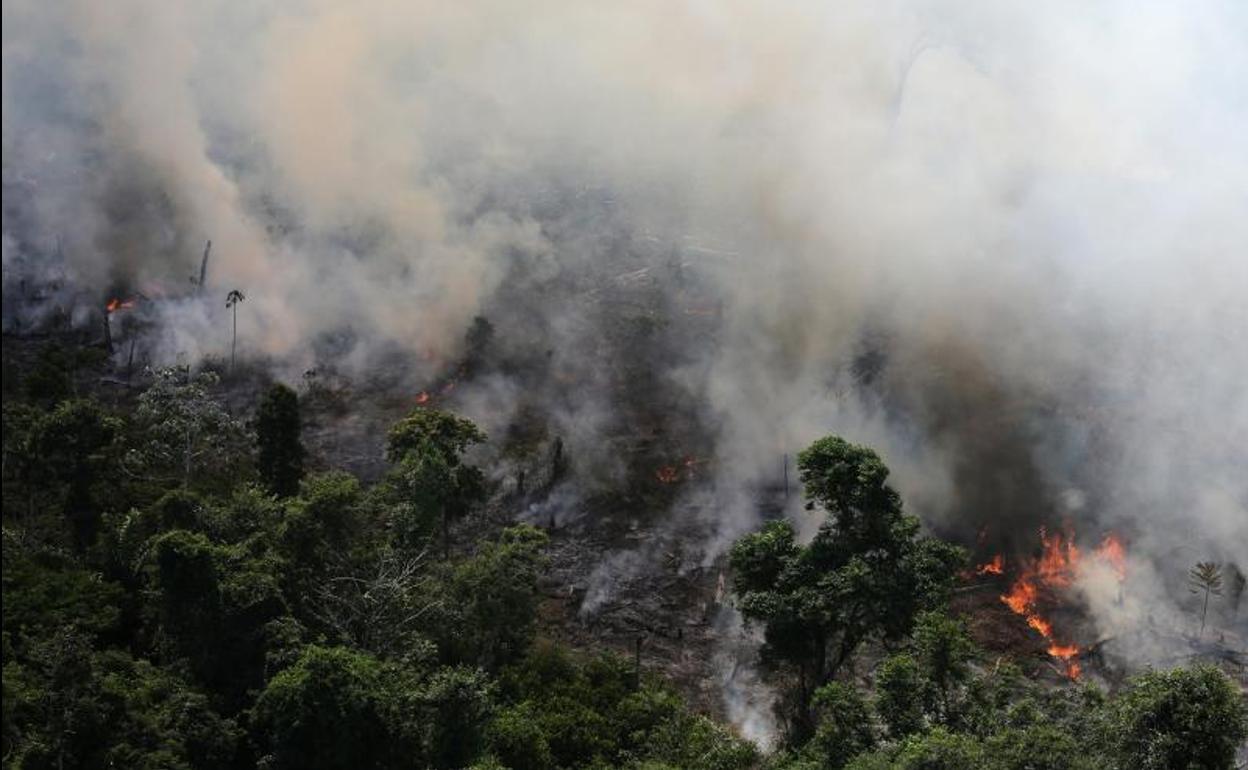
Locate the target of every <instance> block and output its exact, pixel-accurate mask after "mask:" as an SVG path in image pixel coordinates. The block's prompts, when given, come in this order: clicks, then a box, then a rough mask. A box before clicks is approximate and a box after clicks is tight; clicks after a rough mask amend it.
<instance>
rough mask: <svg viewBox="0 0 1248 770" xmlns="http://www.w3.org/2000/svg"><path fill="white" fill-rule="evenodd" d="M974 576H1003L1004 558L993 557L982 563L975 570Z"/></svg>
mask: <svg viewBox="0 0 1248 770" xmlns="http://www.w3.org/2000/svg"><path fill="white" fill-rule="evenodd" d="M975 574H976V575H1003V574H1005V557H1004V556H1002V555H1001V554H997V555H996V556H993V557H992V558H991V559H990V560H988V561H986V562H984V563H983V564H981V565H979V566H978V567H976V568H975Z"/></svg>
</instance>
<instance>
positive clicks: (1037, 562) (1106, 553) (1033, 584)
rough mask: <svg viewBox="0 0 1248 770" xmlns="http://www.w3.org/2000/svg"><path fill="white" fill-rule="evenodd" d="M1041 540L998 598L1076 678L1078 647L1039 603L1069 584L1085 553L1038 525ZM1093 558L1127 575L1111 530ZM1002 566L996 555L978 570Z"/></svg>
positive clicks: (1078, 672) (1119, 545) (1066, 537)
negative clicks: (1038, 548) (1062, 635)
mask: <svg viewBox="0 0 1248 770" xmlns="http://www.w3.org/2000/svg"><path fill="white" fill-rule="evenodd" d="M1040 543H1041V546H1042V548H1041V552H1040V556H1038V557H1037V558H1035V559H1033V560H1032V561H1031V562H1030V563H1028V564H1025V565H1024V567H1023V569H1022V571H1021V572H1020V573H1019V575H1018V577H1017V578H1015V580H1014V582H1013V584H1012V585H1011V586H1010V590H1009V591H1007V592H1006V593H1004V594H1002V595H1001V601H1002V602H1003V603H1004V604H1005V605H1006V606H1007V607H1009V608H1010V610H1011V611H1013V612H1014V613H1015V614H1016V615H1021V616H1022V617H1023V618H1025V619H1026V620H1027V625H1028V626H1030V627H1031V628H1033V629H1035V630H1036V632H1037V633H1039V634H1040V635H1041V636H1043V637H1044V638H1045V640H1046V641H1047V642H1048V643H1049V645H1048V648H1047V649H1048V653H1049V655H1050V656H1051V657H1053V658H1055V659H1057V660H1058V661H1061V663H1062V665H1063V666H1064V668H1065V670H1066V675H1067V676H1068V677H1070V678H1071V679H1078V678H1079V676H1080V675H1081V674H1082V669H1081V668H1080V666H1079V662H1078V660H1077V658H1078V656H1079V646H1078V645H1077V644H1066V643H1064V642H1062V641H1060V640H1058V639H1057V637H1056V636H1055V634H1054V630H1053V623H1052V621H1050V620H1049V619H1048V618H1046V617H1044V615H1042V614H1041V610H1040V606H1039V605H1040V598H1041V596H1042V595H1043V596H1051V595H1053V594H1055V593H1057V592H1059V591H1061V590H1063V589H1066V588H1069V587H1070V585H1071V584H1072V583H1073V582H1074V579H1075V576H1076V575H1077V574H1078V571H1079V569H1080V565H1081V563H1082V562H1083V558H1084V556H1083V554H1082V553H1081V552H1080V550H1079V547H1078V546H1076V545H1075V541H1074V538H1073V537H1071V536H1069V535H1062V534H1061V533H1054V534H1052V535H1050V534H1049V533H1048V532H1047V531H1046V530H1045V529H1044V528H1041V530H1040ZM1092 558H1093V559H1094V560H1097V561H1100V562H1102V563H1106V564H1108V565H1110V566H1111V567H1112V568H1113V569H1114V572H1115V574H1116V575H1117V576H1118V580H1119V581H1122V580H1124V579H1125V578H1126V558H1127V552H1126V548H1125V546H1123V544H1122V541H1121V540H1119V539H1118V536H1117V535H1115V534H1114V533H1112V532H1111V533H1109V534H1107V535H1106V536H1105V538H1104V539H1103V540H1102V541H1101V544H1100V545H1099V546H1097V548H1096V549H1095V550H1094V551H1093V553H1092ZM1004 566H1005V562H1004V559H1002V558H1001V557H1000V556H999V555H998V556H996V557H993V560H992V561H990V562H988V563H987V564H984V565H981V566H980V568H979V569H978V570H977V573H978V574H984V573H985V572H993V573H994V574H1000V572H997V571H996V569H994V568H1001V569H1003V568H1004Z"/></svg>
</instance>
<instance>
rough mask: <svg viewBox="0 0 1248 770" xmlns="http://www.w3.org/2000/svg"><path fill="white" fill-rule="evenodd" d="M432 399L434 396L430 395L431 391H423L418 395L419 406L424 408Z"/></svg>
mask: <svg viewBox="0 0 1248 770" xmlns="http://www.w3.org/2000/svg"><path fill="white" fill-rule="evenodd" d="M432 398H433V396H431V395H429V391H427V390H422V391H420V393H418V394H416V403H417V405H421V406H423V405H424V404H427V403H429V401H430V399H432Z"/></svg>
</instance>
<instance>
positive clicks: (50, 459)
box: [33, 400, 122, 548]
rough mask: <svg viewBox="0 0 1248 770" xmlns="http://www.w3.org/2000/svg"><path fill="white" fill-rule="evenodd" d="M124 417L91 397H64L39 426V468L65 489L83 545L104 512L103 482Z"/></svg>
mask: <svg viewBox="0 0 1248 770" xmlns="http://www.w3.org/2000/svg"><path fill="white" fill-rule="evenodd" d="M121 426H122V424H121V421H120V420H119V419H117V418H115V417H113V416H111V415H109V414H108V413H107V412H105V411H104V410H103V408H101V407H100V405H99V404H97V403H95V402H94V401H89V400H74V401H64V402H62V403H61V404H60V405H58V406H57V407H56V409H54V410H52V412H50V413H49V414H48V415H46V416H45V417H43V418H42V419H41V420H39V422H38V423H37V425H36V426H35V434H34V437H33V443H34V452H35V455H36V457H37V458H38V462H40V463H41V464H43V466H44V467H45V468H46V471H45V472H44V473H43V474H41V475H42V476H43V477H44V478H48V479H51V480H54V481H55V482H58V483H59V484H61V485H62V487H63V489H64V493H63V497H62V500H63V503H62V505H63V509H64V513H65V516H66V519H67V520H68V521H69V523H70V526H71V528H72V531H73V533H74V540H75V542H76V543H77V544H78V546H79V547H80V548H85V547H87V546H89V545H91V544H92V543H94V542H95V538H96V535H97V533H98V532H99V527H100V520H101V516H102V511H101V503H100V501H99V498H100V497H101V496H102V495H101V494H100V490H99V487H100V486H102V484H103V483H105V482H106V481H107V480H109V471H110V469H111V468H112V467H113V465H114V462H115V460H116V456H115V451H114V449H115V446H116V442H117V439H118V437H119V436H120V433H121Z"/></svg>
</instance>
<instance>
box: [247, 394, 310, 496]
mask: <svg viewBox="0 0 1248 770" xmlns="http://www.w3.org/2000/svg"><path fill="white" fill-rule="evenodd" d="M300 431H301V426H300V419H299V396H298V395H296V393H295V391H293V390H291V389H290V388H288V387H286V386H285V385H282V384H280V383H279V384H277V385H274V386H273V387H271V388H269V390H268V392H267V393H265V394H264V398H263V399H262V400H261V401H260V408H259V410H258V413H257V415H256V447H257V453H256V468H257V470H258V471H259V473H260V480H261V481H262V482H263V483H264V485H265V486H266V487H268V489H269V491H270V492H272V493H273V494H275V495H277V496H278V497H290V496H292V495H294V494H296V493H297V492H298V491H299V482H300V480H302V479H303V458H304V450H303V444H302V442H301V441H300V440H299V434H300Z"/></svg>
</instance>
